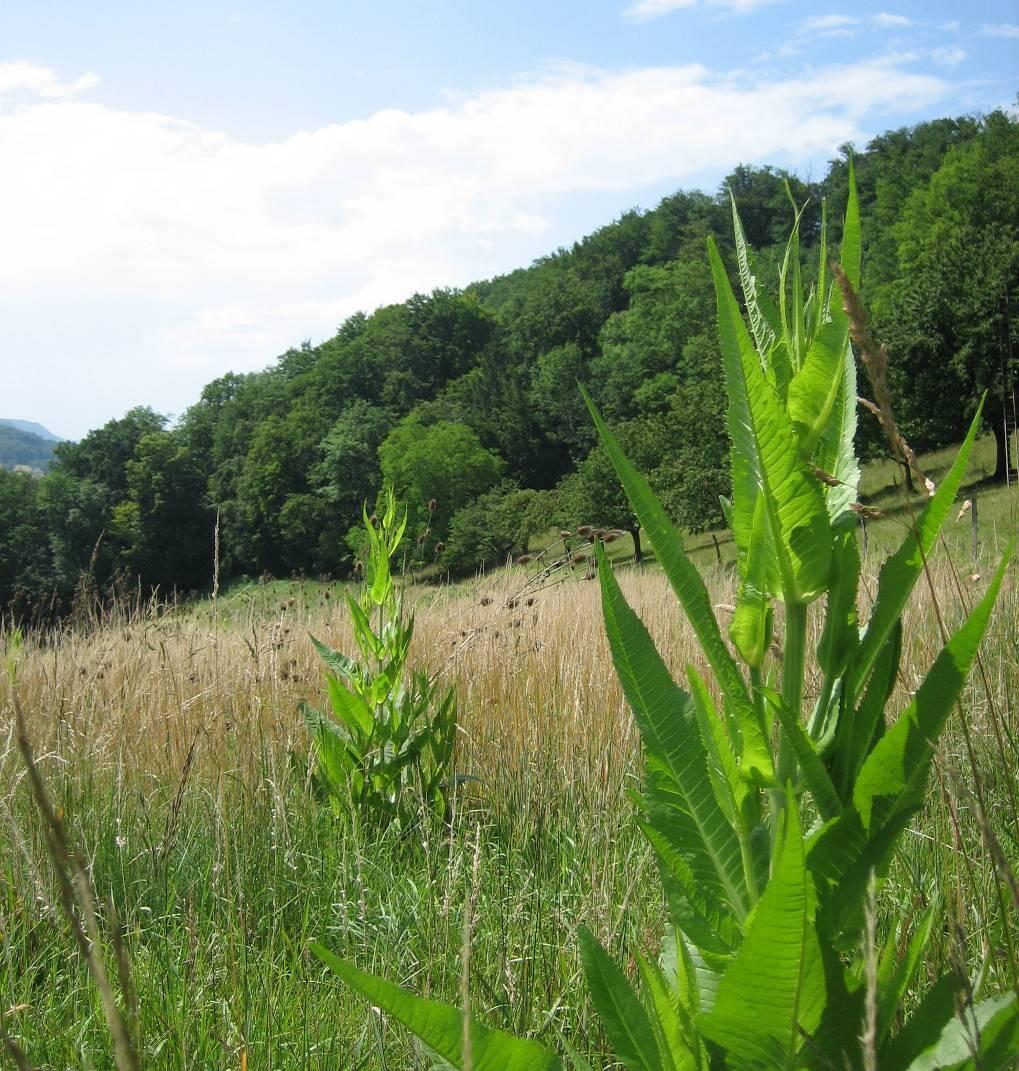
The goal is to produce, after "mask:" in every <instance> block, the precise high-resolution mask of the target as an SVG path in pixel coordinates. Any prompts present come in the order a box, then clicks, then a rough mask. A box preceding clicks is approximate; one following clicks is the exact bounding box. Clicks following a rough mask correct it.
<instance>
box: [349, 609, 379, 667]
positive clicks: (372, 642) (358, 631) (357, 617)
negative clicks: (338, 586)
mask: <svg viewBox="0 0 1019 1071" xmlns="http://www.w3.org/2000/svg"><path fill="white" fill-rule="evenodd" d="M347 606H348V607H349V609H350V624H351V627H352V628H353V630H354V639H355V640H356V641H357V646H358V647H359V648H360V649H361V654H362V655H364V657H365V658H373V657H374V658H377V659H379V660H381V659H384V658H385V657H386V655H387V653H388V652H387V650H386V645H385V642H384V641H383V640H382V639H381V638H380V637H378V636H376V635H375V630H374V629H373V628H372V625H371V620H370V619H369V617H368V614H367V613H366V612H365V610H364V608H363V607H362V606H361V604H360V603H359V602H358V601H357V599H353V598H351V597H350V596H349V595H348V596H347Z"/></svg>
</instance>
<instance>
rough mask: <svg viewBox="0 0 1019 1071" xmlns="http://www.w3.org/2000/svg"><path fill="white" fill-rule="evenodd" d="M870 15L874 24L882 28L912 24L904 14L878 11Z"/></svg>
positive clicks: (894, 27)
mask: <svg viewBox="0 0 1019 1071" xmlns="http://www.w3.org/2000/svg"><path fill="white" fill-rule="evenodd" d="M871 17H872V20H873V22H874V25H875V26H880V27H881V28H882V29H898V28H901V27H904V26H912V25H913V20H912V19H910V18H907V17H906V16H905V15H890V14H889V13H888V12H887V11H879V12H878V13H877V14H876V15H873V16H871Z"/></svg>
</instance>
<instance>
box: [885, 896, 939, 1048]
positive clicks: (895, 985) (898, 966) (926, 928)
mask: <svg viewBox="0 0 1019 1071" xmlns="http://www.w3.org/2000/svg"><path fill="white" fill-rule="evenodd" d="M933 927H934V907H933V906H932V907H931V908H929V909H928V911H927V912H926V913H925V914H924V916H923V918H922V919H921V920H920V924H919V925H918V926H917V928H916V931H915V932H914V934H913V936H912V937H911V938H910V939H909V944H908V945H907V946H906V952H905V955H903V956H902V958H901V959H899V958H897V957H896V955H895V943H894V941H890V942H889V952H888V954H887V955H886V956H885V957H884V958H883V959H882V962H881V965H880V967H879V968H878V975H877V993H878V1000H877V1041H878V1044H879V1045H880V1044H881V1043H882V1042H883V1041H884V1040H885V1038H886V1037H887V1036H888V1032H889V1031H890V1030H891V1028H892V1024H893V1023H894V1022H895V1017H896V1016H897V1015H898V1013H899V1011H900V1009H901V1008H902V1002H903V1000H904V999H905V996H906V993H907V991H908V990H909V987H910V986H911V985H912V984H913V981H914V979H915V978H916V973H917V971H918V970H919V969H920V964H921V963H922V961H923V954H924V952H925V951H926V950H927V942H928V941H929V940H930V937H931V930H932V929H933ZM894 933H895V931H894V930H893V931H892V934H891V936H892V937H894Z"/></svg>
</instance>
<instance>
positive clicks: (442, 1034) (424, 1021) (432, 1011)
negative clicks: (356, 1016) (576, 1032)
mask: <svg viewBox="0 0 1019 1071" xmlns="http://www.w3.org/2000/svg"><path fill="white" fill-rule="evenodd" d="M311 950H312V952H314V953H315V955H316V956H318V958H319V959H320V960H321V961H322V962H323V963H324V964H325V965H326V966H327V967H328V968H329V969H330V970H331V971H332V972H333V973H334V974H335V975H337V976H338V977H339V978H341V979H342V980H343V981H344V982H346V984H347V985H349V986H350V987H351V988H352V989H356V990H357V991H358V992H359V993H360V994H361V995H362V996H363V997H366V998H367V999H368V1000H369V1001H371V1003H372V1004H375V1005H378V1006H379V1007H380V1008H382V1009H383V1010H384V1011H386V1012H388V1013H389V1014H390V1015H391V1016H392V1017H393V1018H394V1019H396V1020H398V1021H399V1022H401V1023H403V1025H404V1026H405V1027H407V1028H408V1029H409V1030H410V1031H412V1032H413V1033H414V1034H416V1035H417V1037H419V1038H420V1039H421V1040H422V1041H423V1042H424V1043H425V1044H426V1045H427V1046H428V1048H429V1049H431V1050H432V1051H433V1052H435V1053H436V1054H437V1055H438V1056H439V1057H441V1058H442V1059H443V1060H445V1061H446V1062H447V1063H449V1064H452V1066H453V1067H455V1068H457V1069H462V1068H463V1067H464V1054H463V1043H464V1020H463V1012H462V1011H461V1009H459V1008H454V1007H451V1006H450V1005H448V1004H442V1003H440V1002H439V1001H437V1000H426V999H424V998H423V997H417V996H414V995H413V994H412V993H408V992H406V991H405V990H403V989H401V988H400V987H399V986H396V985H393V984H392V982H387V981H385V979H383V978H376V977H375V976H374V975H371V974H366V973H365V972H364V971H359V970H358V969H357V968H356V967H354V966H352V965H351V964H349V963H346V962H344V961H343V960H341V959H340V958H339V957H338V956H336V955H334V954H333V953H332V952H330V951H328V949H325V948H323V947H322V946H321V945H320V944H317V943H316V942H312V943H311ZM470 1036H471V1053H472V1065H471V1066H472V1068H473V1071H560V1069H561V1068H562V1062H561V1061H560V1059H559V1057H558V1056H556V1055H555V1053H553V1052H550V1051H549V1050H548V1049H546V1048H544V1047H543V1046H541V1045H538V1044H537V1043H536V1042H533V1041H526V1040H523V1039H521V1038H515V1037H513V1036H512V1035H511V1034H507V1033H505V1032H503V1031H502V1030H492V1029H489V1028H488V1027H484V1026H482V1025H481V1024H480V1023H478V1022H476V1021H474V1020H473V1019H472V1021H471V1035H470Z"/></svg>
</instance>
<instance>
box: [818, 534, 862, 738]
mask: <svg viewBox="0 0 1019 1071" xmlns="http://www.w3.org/2000/svg"><path fill="white" fill-rule="evenodd" d="M859 583H860V552H859V550H858V549H857V546H856V537H855V536H854V535H853V533H852V532H842V533H840V534H837V535H836V536H835V540H834V542H833V544H832V558H831V579H830V580H829V583H828V597H827V604H826V606H825V614H824V628H823V630H822V632H821V639H820V640H819V641H818V645H817V664H818V667H819V668H820V670H821V672H822V673H823V674H824V685H823V687H822V689H821V695H820V696H819V697H818V702H817V706H816V707H815V709H814V714H813V716H812V717H811V721H810V735H811V737H812V738H813V739H814V740H819V739H820V738H821V737H823V736H826V734H827V733H828V731H829V729H830V728H833V727H831V726H830V725H829V722H830V721H832V720H833V719H832V717H831V714H832V711H831V699H832V695H833V694H834V692H835V689H836V685H837V683H838V682H839V679H840V678H841V677H842V675H843V673H844V672H845V669H846V667H847V666H848V665H849V662H850V660H851V659H852V657H853V656H854V655H855V653H856V650H857V648H858V647H859V644H860V632H859V628H858V625H857V621H858V617H857V610H856V597H857V592H858V589H859Z"/></svg>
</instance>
